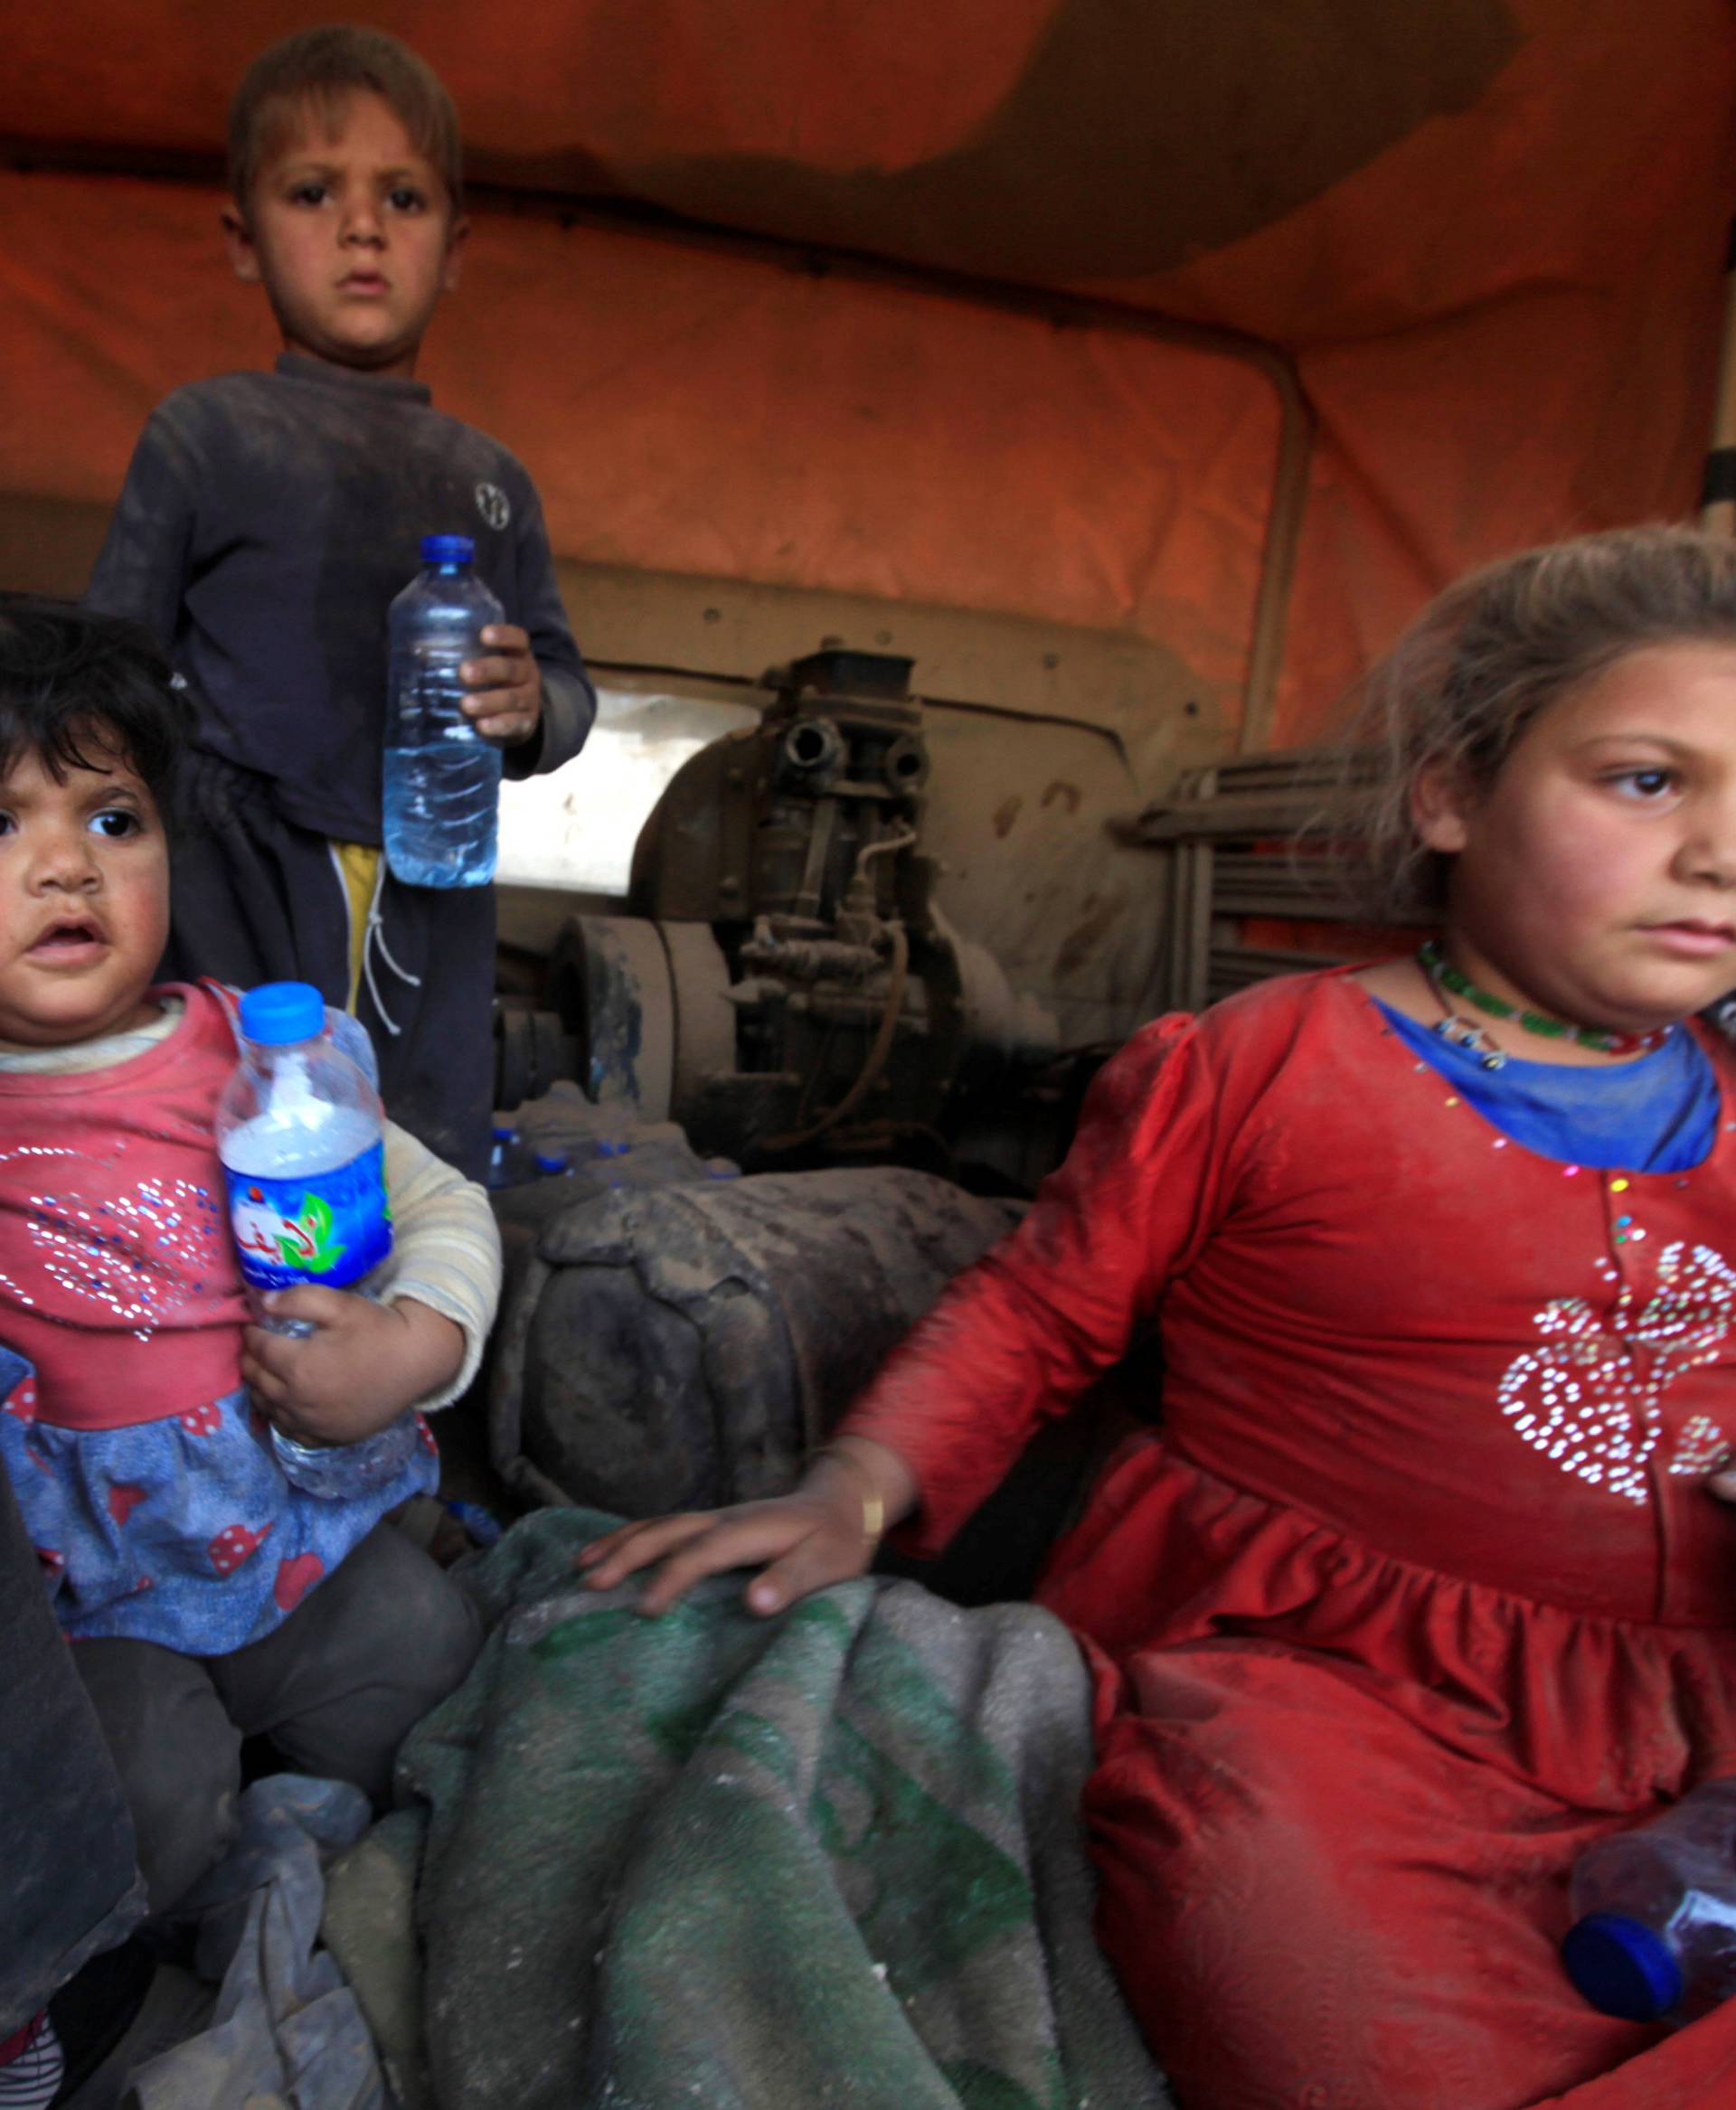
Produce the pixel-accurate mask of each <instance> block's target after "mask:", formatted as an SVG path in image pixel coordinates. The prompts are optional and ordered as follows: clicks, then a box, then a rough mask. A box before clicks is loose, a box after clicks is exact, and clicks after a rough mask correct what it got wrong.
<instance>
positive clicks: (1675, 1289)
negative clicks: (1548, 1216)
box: [1496, 1240, 1736, 1502]
mask: <svg viewBox="0 0 1736 2110" xmlns="http://www.w3.org/2000/svg"><path fill="white" fill-rule="evenodd" d="M1599 1273H1600V1274H1602V1275H1603V1276H1604V1278H1605V1280H1606V1281H1607V1282H1609V1284H1610V1286H1612V1287H1613V1286H1616V1285H1617V1284H1619V1285H1620V1288H1619V1292H1618V1295H1617V1297H1616V1300H1615V1303H1614V1304H1613V1305H1610V1306H1608V1307H1604V1308H1599V1307H1598V1306H1594V1305H1592V1304H1591V1303H1590V1300H1589V1299H1587V1298H1585V1297H1577V1296H1572V1297H1556V1298H1554V1299H1552V1301H1551V1302H1550V1303H1549V1304H1547V1305H1544V1306H1543V1310H1542V1311H1541V1312H1539V1313H1538V1314H1536V1318H1535V1321H1534V1323H1535V1325H1536V1328H1537V1331H1538V1333H1540V1334H1542V1335H1543V1346H1541V1347H1539V1348H1535V1349H1532V1350H1529V1351H1527V1352H1526V1353H1525V1354H1524V1355H1520V1356H1515V1357H1514V1361H1512V1362H1511V1363H1510V1364H1509V1365H1508V1366H1507V1370H1506V1372H1505V1375H1504V1376H1503V1378H1502V1380H1501V1384H1500V1387H1499V1389H1498V1391H1497V1394H1496V1398H1497V1400H1498V1403H1499V1405H1500V1408H1501V1411H1502V1413H1503V1414H1504V1415H1505V1416H1506V1418H1507V1419H1508V1420H1509V1421H1511V1422H1512V1424H1513V1427H1514V1431H1515V1432H1516V1433H1517V1434H1518V1435H1519V1436H1521V1437H1522V1438H1523V1439H1524V1442H1525V1443H1527V1444H1529V1445H1530V1446H1531V1447H1532V1449H1533V1450H1535V1451H1541V1452H1543V1455H1545V1456H1546V1457H1548V1458H1549V1459H1551V1460H1552V1462H1553V1463H1554V1464H1555V1465H1558V1466H1559V1467H1560V1468H1561V1471H1562V1472H1563V1473H1569V1474H1572V1475H1573V1476H1574V1477H1575V1478H1576V1479H1579V1480H1582V1481H1584V1482H1585V1483H1586V1484H1588V1485H1590V1486H1592V1487H1602V1488H1605V1489H1607V1490H1608V1491H1609V1493H1611V1494H1618V1495H1620V1496H1622V1497H1624V1498H1625V1499H1626V1500H1627V1501H1628V1502H1646V1501H1649V1500H1650V1498H1651V1481H1650V1477H1649V1468H1650V1466H1651V1464H1652V1461H1653V1458H1654V1456H1655V1455H1656V1451H1657V1448H1658V1446H1659V1444H1660V1442H1661V1441H1662V1440H1663V1434H1664V1416H1663V1399H1664V1395H1665V1392H1666V1391H1667V1390H1668V1389H1669V1388H1670V1387H1671V1386H1672V1385H1673V1384H1674V1383H1675V1380H1677V1379H1678V1378H1679V1377H1681V1376H1682V1375H1683V1374H1684V1372H1685V1371H1690V1370H1693V1369H1694V1368H1696V1367H1697V1366H1698V1365H1700V1364H1703V1363H1707V1362H1710V1361H1712V1359H1713V1357H1714V1356H1716V1354H1717V1353H1718V1351H1719V1349H1720V1347H1721V1346H1722V1343H1723V1342H1724V1339H1725V1337H1726V1335H1727V1334H1728V1333H1729V1332H1730V1327H1731V1314H1732V1312H1736V1270H1732V1269H1731V1266H1730V1264H1729V1262H1728V1261H1727V1260H1725V1258H1723V1256H1722V1254H1721V1253H1716V1252H1714V1251H1713V1250H1712V1248H1711V1247H1710V1246H1689V1245H1687V1244H1686V1243H1685V1242H1684V1241H1682V1240H1677V1241H1676V1242H1675V1243H1674V1244H1671V1245H1668V1246H1665V1248H1663V1249H1662V1250H1661V1251H1660V1252H1659V1254H1658V1256H1657V1269H1656V1282H1655V1284H1654V1286H1653V1288H1652V1290H1651V1293H1650V1295H1649V1296H1647V1298H1646V1302H1645V1304H1644V1305H1640V1303H1639V1292H1638V1291H1637V1289H1636V1287H1635V1286H1633V1284H1631V1283H1629V1282H1627V1281H1625V1280H1623V1278H1622V1276H1621V1274H1620V1272H1619V1270H1618V1269H1617V1268H1616V1267H1614V1266H1613V1264H1612V1263H1610V1262H1609V1261H1607V1260H1606V1261H1603V1262H1600V1263H1599ZM1728 1448H1729V1445H1728V1442H1727V1439H1726V1437H1725V1436H1724V1432H1723V1430H1722V1428H1721V1427H1719V1426H1718V1425H1717V1424H1716V1423H1715V1422H1713V1421H1712V1419H1711V1418H1709V1417H1708V1416H1706V1415H1703V1414H1697V1415H1694V1417H1693V1418H1691V1419H1690V1420H1688V1421H1686V1422H1685V1423H1684V1425H1683V1427H1682V1428H1681V1429H1680V1430H1679V1431H1678V1432H1677V1436H1676V1439H1675V1446H1674V1449H1673V1451H1672V1454H1671V1455H1670V1459H1669V1463H1668V1465H1667V1468H1666V1469H1667V1470H1668V1471H1669V1472H1671V1473H1678V1474H1704V1473H1706V1472H1709V1471H1710V1470H1711V1469H1712V1466H1713V1465H1717V1464H1718V1463H1719V1461H1720V1460H1721V1459H1722V1457H1723V1455H1724V1454H1725V1452H1726V1451H1727V1450H1728Z"/></svg>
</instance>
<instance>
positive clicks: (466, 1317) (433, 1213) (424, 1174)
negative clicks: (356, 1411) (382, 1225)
mask: <svg viewBox="0 0 1736 2110" xmlns="http://www.w3.org/2000/svg"><path fill="white" fill-rule="evenodd" d="M386 1196H387V1199H388V1200H389V1201H391V1203H392V1257H391V1258H390V1259H388V1260H387V1261H385V1262H384V1264H383V1265H382V1267H378V1268H376V1269H375V1271H374V1272H373V1275H372V1276H369V1278H368V1289H369V1292H370V1294H371V1295H373V1296H375V1297H377V1298H378V1299H379V1301H380V1302H381V1303H382V1304H383V1305H394V1304H397V1303H398V1302H399V1301H400V1300H401V1299H402V1298H404V1297H410V1298H412V1299H413V1300H414V1301H415V1302H416V1303H417V1304H423V1305H429V1307H430V1308H431V1309H432V1310H434V1311H437V1312H439V1313H440V1314H443V1316H445V1317H446V1318H448V1319H450V1320H451V1321H452V1323H454V1324H455V1325H456V1326H458V1327H460V1328H462V1330H463V1333H464V1363H463V1367H462V1368H461V1369H460V1370H459V1371H458V1376H457V1377H456V1378H455V1379H454V1380H452V1382H451V1384H449V1385H448V1387H447V1388H446V1389H445V1390H444V1391H443V1392H439V1393H438V1394H436V1396H435V1397H434V1398H433V1399H420V1400H418V1401H417V1405H418V1406H419V1407H420V1408H422V1410H423V1412H424V1413H426V1412H428V1411H429V1410H430V1409H431V1408H436V1407H445V1406H448V1405H449V1404H450V1402H451V1401H452V1400H454V1399H457V1398H458V1395H459V1393H460V1392H462V1391H463V1390H464V1389H465V1388H466V1387H467V1385H468V1384H469V1383H470V1380H472V1379H473V1378H474V1377H475V1376H476V1371H477V1369H478V1368H479V1367H480V1365H481V1362H482V1352H483V1349H484V1347H485V1346H486V1342H487V1339H488V1329H489V1327H490V1326H491V1325H492V1324H493V1323H494V1317H495V1306H496V1305H498V1304H499V1302H500V1233H499V1231H498V1230H497V1229H495V1217H494V1211H493V1210H491V1209H490V1208H489V1206H488V1197H487V1196H486V1194H485V1193H484V1192H483V1191H482V1189H481V1188H480V1187H478V1186H477V1185H476V1182H474V1181H472V1180H467V1179H466V1178H465V1176H464V1174H463V1173H457V1172H454V1171H453V1169H452V1167H451V1166H450V1165H449V1164H448V1163H446V1161H445V1159H444V1158H439V1157H436V1156H435V1154H434V1153H433V1152H432V1151H431V1150H429V1148H428V1147H427V1145H426V1144H421V1143H419V1142H418V1141H417V1140H416V1138H415V1137H414V1136H413V1135H410V1134H409V1133H408V1132H407V1131H406V1130H404V1129H402V1128H400V1127H399V1126H397V1125H396V1124H395V1123H394V1122H391V1121H388V1122H387V1124H386Z"/></svg>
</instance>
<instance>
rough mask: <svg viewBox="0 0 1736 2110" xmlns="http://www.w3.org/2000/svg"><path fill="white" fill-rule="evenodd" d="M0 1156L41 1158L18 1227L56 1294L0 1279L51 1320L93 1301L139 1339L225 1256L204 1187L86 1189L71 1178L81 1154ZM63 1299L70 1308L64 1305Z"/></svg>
mask: <svg viewBox="0 0 1736 2110" xmlns="http://www.w3.org/2000/svg"><path fill="white" fill-rule="evenodd" d="M5 1155H6V1157H7V1158H8V1159H13V1158H18V1157H25V1156H28V1157H31V1158H33V1159H35V1160H40V1162H41V1174H40V1179H41V1191H40V1192H34V1193H33V1194H32V1195H31V1196H30V1208H29V1213H28V1215H27V1216H26V1217H25V1219H24V1224H25V1232H26V1236H27V1237H28V1239H29V1240H30V1245H31V1248H32V1256H33V1259H34V1261H35V1263H36V1265H37V1267H39V1268H40V1269H41V1271H42V1276H45V1277H46V1278H47V1280H48V1281H49V1282H51V1283H52V1284H53V1285H54V1286H55V1289H56V1290H57V1291H58V1292H59V1293H60V1295H54V1294H53V1293H52V1292H45V1291H44V1290H43V1289H42V1284H41V1283H40V1282H38V1283H36V1284H33V1286H31V1287H29V1288H26V1287H25V1286H24V1284H22V1283H18V1282H14V1280H13V1279H12V1277H11V1276H7V1275H5V1274H3V1273H0V1285H4V1286H5V1289H6V1290H7V1291H8V1292H9V1293H10V1294H11V1295H14V1296H15V1297H17V1298H18V1300H19V1301H20V1302H21V1303H23V1304H24V1305H33V1306H35V1307H36V1308H37V1309H39V1310H41V1311H42V1312H44V1313H45V1314H47V1315H48V1316H50V1317H52V1318H59V1317H65V1318H69V1319H71V1320H73V1322H74V1323H80V1322H81V1321H82V1320H83V1318H84V1316H85V1314H84V1312H83V1311H82V1309H80V1307H82V1306H84V1305H99V1306H100V1307H101V1309H102V1311H103V1312H104V1314H108V1315H109V1317H110V1319H111V1320H112V1319H114V1318H118V1319H119V1320H121V1321H122V1323H125V1324H127V1325H129V1326H130V1327H131V1329H132V1331H133V1332H134V1333H135V1334H137V1337H138V1339H139V1340H141V1341H148V1340H149V1339H150V1337H151V1335H152V1334H153V1333H155V1332H156V1328H157V1326H158V1324H159V1323H161V1321H162V1320H163V1318H164V1317H165V1316H166V1315H167V1314H169V1313H170V1312H172V1311H174V1310H175V1309H177V1308H178V1307H179V1305H180V1303H181V1301H182V1300H183V1298H184V1296H185V1295H186V1287H185V1286H186V1285H187V1284H188V1283H190V1282H191V1283H195V1284H197V1283H201V1282H203V1280H205V1279H207V1278H209V1277H210V1276H212V1274H213V1273H214V1272H217V1271H218V1270H219V1269H220V1268H221V1267H222V1264H223V1262H224V1260H225V1258H226V1249H225V1246H224V1242H223V1241H224V1239H225V1238H226V1236H227V1227H226V1225H225V1223H224V1220H223V1217H222V1212H221V1211H220V1210H219V1208H218V1206H217V1202H216V1201H215V1199H214V1198H213V1197H212V1192H211V1191H210V1189H208V1188H206V1187H202V1186H199V1185H197V1184H195V1183H194V1182H193V1181H191V1180H153V1179H145V1180H140V1181H138V1182H136V1183H135V1184H134V1185H133V1186H132V1187H131V1188H130V1189H127V1190H125V1191H122V1192H115V1191H114V1190H112V1189H104V1190H103V1191H102V1192H98V1193H94V1194H87V1193H84V1192H80V1190H79V1189H78V1188H76V1187H74V1186H72V1185H71V1183H70V1182H71V1181H72V1180H74V1179H76V1178H77V1177H78V1176H79V1175H78V1173H77V1172H76V1170H75V1169H74V1168H75V1167H76V1166H77V1165H78V1164H79V1163H80V1160H81V1158H82V1155H83V1154H82V1153H80V1152H76V1151H70V1150H59V1149H54V1148H51V1147H46V1146H44V1147H41V1148H36V1149H18V1150H13V1151H9V1152H7V1153H6V1154H5ZM86 1162H95V1161H86ZM67 1300H71V1305H72V1307H73V1308H72V1309H71V1310H67V1309H65V1308H64V1306H65V1304H66V1301H67ZM57 1306H60V1307H61V1308H60V1309H57V1308H56V1307H57Z"/></svg>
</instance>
